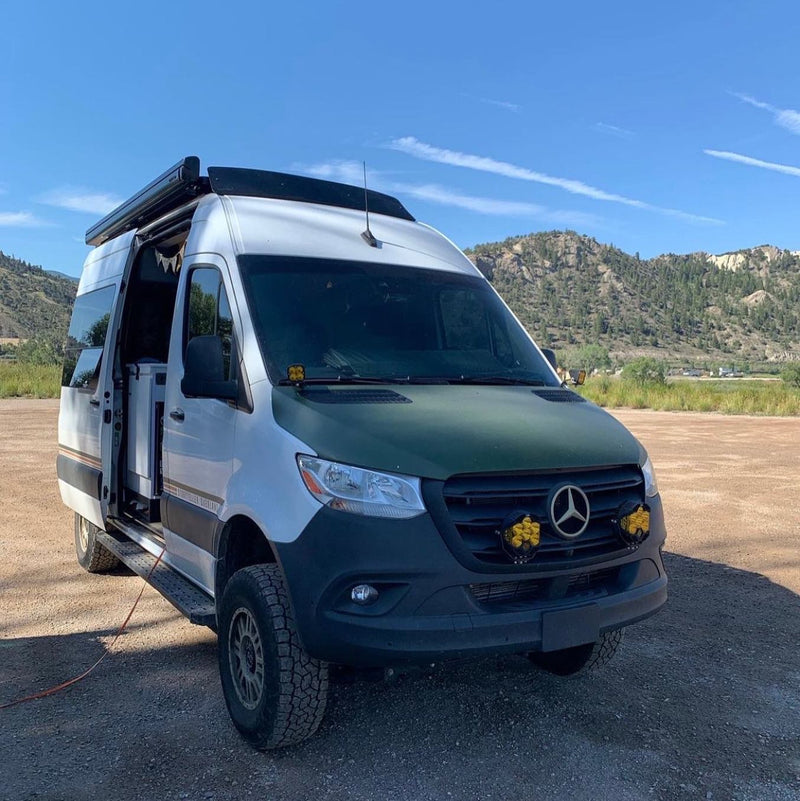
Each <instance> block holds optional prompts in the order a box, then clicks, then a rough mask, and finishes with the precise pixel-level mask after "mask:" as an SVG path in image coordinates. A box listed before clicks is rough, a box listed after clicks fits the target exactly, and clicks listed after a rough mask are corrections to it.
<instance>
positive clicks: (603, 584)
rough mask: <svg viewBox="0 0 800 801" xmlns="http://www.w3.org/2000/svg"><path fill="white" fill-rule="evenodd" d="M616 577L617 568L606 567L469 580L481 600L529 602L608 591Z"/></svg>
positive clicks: (471, 588) (605, 593)
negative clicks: (541, 575) (563, 573)
mask: <svg viewBox="0 0 800 801" xmlns="http://www.w3.org/2000/svg"><path fill="white" fill-rule="evenodd" d="M618 580H619V568H606V569H604V570H595V571H594V572H592V573H581V574H579V575H577V576H566V577H557V578H547V579H526V580H524V581H496V582H492V583H488V584H470V585H469V590H470V592H471V593H472V597H473V598H475V600H476V601H478V602H479V603H482V604H512V603H524V604H529V603H533V602H536V601H559V600H574V599H576V598H596V597H599V596H602V595H608V594H609V593H610V592H611V591H612V590H613V589H614V587H615V585H616V584H617V583H618Z"/></svg>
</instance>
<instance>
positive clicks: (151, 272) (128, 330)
mask: <svg viewBox="0 0 800 801" xmlns="http://www.w3.org/2000/svg"><path fill="white" fill-rule="evenodd" d="M172 251H174V254H173V255H171V256H170V255H166V256H165V255H164V254H165V253H168V254H169V253H172ZM178 253H179V247H178V248H176V247H174V246H173V247H169V246H163V245H161V246H158V247H150V248H145V249H144V250H142V251H141V253H140V254H139V256H138V258H137V260H136V264H135V265H134V267H133V271H132V275H131V279H130V283H129V287H128V295H127V302H126V305H127V313H126V315H125V318H124V322H123V325H124V328H123V336H122V353H121V361H122V364H123V365H125V364H133V363H135V362H141V361H148V362H166V361H167V356H168V354H169V339H170V331H171V329H172V316H173V313H174V311H175V295H176V293H177V290H178V272H177V271H176V270H175V269H174V266H172V265H174V264H175V257H176V256H178ZM177 261H178V263H179V257H178V260H177Z"/></svg>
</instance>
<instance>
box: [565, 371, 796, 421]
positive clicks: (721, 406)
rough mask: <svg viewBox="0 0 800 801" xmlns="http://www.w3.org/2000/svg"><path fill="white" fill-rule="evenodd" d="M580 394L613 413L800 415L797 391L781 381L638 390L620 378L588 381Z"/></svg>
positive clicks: (672, 383)
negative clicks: (634, 410)
mask: <svg viewBox="0 0 800 801" xmlns="http://www.w3.org/2000/svg"><path fill="white" fill-rule="evenodd" d="M580 392H581V394H582V395H584V396H585V397H587V398H588V399H589V400H592V401H594V402H595V403H597V404H598V405H600V406H607V407H609V408H616V409H622V408H630V409H660V410H662V411H675V412H721V413H722V414H760V415H773V416H778V417H789V416H793V415H800V389H794V388H792V387H789V386H787V385H786V384H784V383H783V382H782V381H748V380H746V379H727V380H723V381H714V380H695V381H691V380H688V381H687V380H681V379H677V380H672V381H669V382H668V383H667V384H665V385H662V386H659V385H650V386H637V385H635V384H632V383H630V382H627V381H622V380H621V379H619V378H611V377H609V376H599V377H595V378H590V379H589V380H588V381H587V382H586V384H585V386H583V387H581V388H580Z"/></svg>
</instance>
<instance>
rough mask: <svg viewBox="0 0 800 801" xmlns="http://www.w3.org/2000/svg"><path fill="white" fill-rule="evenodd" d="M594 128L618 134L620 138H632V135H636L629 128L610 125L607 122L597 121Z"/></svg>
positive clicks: (605, 132) (606, 132)
mask: <svg viewBox="0 0 800 801" xmlns="http://www.w3.org/2000/svg"><path fill="white" fill-rule="evenodd" d="M594 129H595V130H596V131H600V133H604V134H610V135H611V136H617V137H619V138H620V139H630V138H631V137H632V136H636V134H635V133H634V132H633V131H629V130H628V129H627V128H620V127H619V126H617V125H609V124H608V123H605V122H596V123H595V124H594Z"/></svg>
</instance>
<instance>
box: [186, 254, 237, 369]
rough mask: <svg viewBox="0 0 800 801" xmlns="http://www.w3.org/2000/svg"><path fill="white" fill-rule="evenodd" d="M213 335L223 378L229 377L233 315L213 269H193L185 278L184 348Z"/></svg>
mask: <svg viewBox="0 0 800 801" xmlns="http://www.w3.org/2000/svg"><path fill="white" fill-rule="evenodd" d="M209 335H216V336H218V337H220V338H221V339H222V353H223V356H224V359H225V378H226V379H230V378H235V377H236V376H235V375H231V343H232V341H233V315H232V314H231V307H230V304H229V303H228V295H227V293H226V292H225V286H224V284H223V283H222V276H221V275H220V273H219V270H217V269H216V268H215V267H197V268H195V269H194V270H192V272H191V275H190V276H189V308H188V313H187V315H186V337H185V338H184V353H185V352H186V345H187V344H188V343H189V340H190V339H192V338H193V337H199V336H209Z"/></svg>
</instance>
